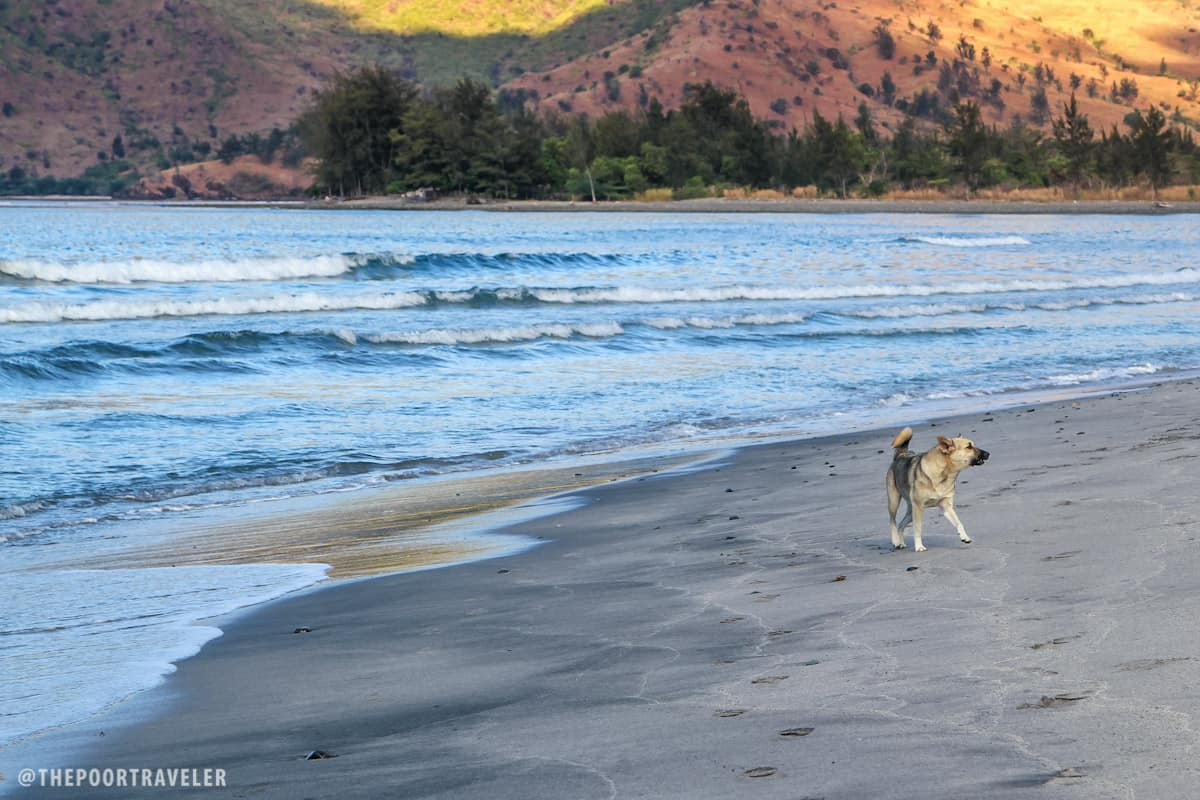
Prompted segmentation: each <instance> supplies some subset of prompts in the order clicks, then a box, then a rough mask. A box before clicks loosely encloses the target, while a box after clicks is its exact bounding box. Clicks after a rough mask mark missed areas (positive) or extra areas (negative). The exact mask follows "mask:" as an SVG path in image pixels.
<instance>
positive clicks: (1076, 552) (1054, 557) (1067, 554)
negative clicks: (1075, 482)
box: [1042, 500, 1083, 561]
mask: <svg viewBox="0 0 1200 800" xmlns="http://www.w3.org/2000/svg"><path fill="white" fill-rule="evenodd" d="M1059 505H1064V503H1059ZM1065 505H1071V501H1070V500H1067V501H1066V502H1065ZM1081 552H1083V551H1082V550H1067V551H1066V552H1064V553H1055V554H1054V555H1052V556H1042V561H1057V560H1058V559H1060V558H1070V557H1071V556H1077V555H1079V554H1080V553H1081Z"/></svg>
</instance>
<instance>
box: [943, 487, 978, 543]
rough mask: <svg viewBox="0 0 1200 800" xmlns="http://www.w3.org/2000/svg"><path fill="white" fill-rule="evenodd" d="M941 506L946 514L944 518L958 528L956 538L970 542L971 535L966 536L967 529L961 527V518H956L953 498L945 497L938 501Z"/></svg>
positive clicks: (963, 541)
mask: <svg viewBox="0 0 1200 800" xmlns="http://www.w3.org/2000/svg"><path fill="white" fill-rule="evenodd" d="M938 505H939V506H941V507H942V513H943V514H945V515H946V519H948V520H950V522H951V523H953V524H954V527H955V528H958V538H959V539H960V540H961V541H962V543H963V544H970V543H971V537H970V536H967V529H966V528H964V527H963V524H962V520H961V519H959V518H958V513H957V512H956V511H955V510H954V500H953V499H951V498H949V497H947V498H945V499H944V500H942V502H940V503H938Z"/></svg>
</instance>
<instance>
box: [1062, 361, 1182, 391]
mask: <svg viewBox="0 0 1200 800" xmlns="http://www.w3.org/2000/svg"><path fill="white" fill-rule="evenodd" d="M1163 369H1164V367H1163V366H1161V365H1159V364H1134V365H1132V366H1128V367H1098V368H1097V369H1092V370H1088V371H1087V372H1067V373H1064V374H1062V375H1051V376H1050V377H1049V378H1048V379H1047V380H1048V381H1049V382H1050V383H1052V384H1054V385H1056V386H1077V385H1079V384H1081V383H1097V382H1100V381H1111V380H1114V379H1120V378H1134V377H1137V376H1139V375H1154V374H1155V373H1158V372H1161V371H1162V370H1163Z"/></svg>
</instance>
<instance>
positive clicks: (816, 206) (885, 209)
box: [0, 195, 1200, 214]
mask: <svg viewBox="0 0 1200 800" xmlns="http://www.w3.org/2000/svg"><path fill="white" fill-rule="evenodd" d="M5 201H9V202H77V203H78V202H118V203H130V204H149V205H160V206H182V207H188V208H195V207H206V206H213V207H220V208H237V207H239V206H245V207H247V208H263V207H279V208H297V209H306V210H324V209H347V210H372V211H511V212H527V213H528V212H593V213H595V212H621V213H639V212H640V213H654V214H748V213H749V214H1200V201H1191V200H1188V201H1171V202H1167V203H1155V202H1153V201H1150V200H1078V201H1064V200H1051V201H1041V200H1016V199H1014V200H994V199H982V200H961V199H958V200H955V199H939V200H910V199H894V200H889V199H875V200H859V199H854V200H831V199H824V198H822V199H812V198H783V199H778V200H761V199H753V198H730V197H707V198H701V199H698V200H667V201H641V200H602V201H599V202H596V203H591V202H587V201H582V200H581V201H573V200H486V201H483V202H479V203H470V202H467V201H466V200H465V199H463V198H461V197H450V198H441V199H438V200H432V201H427V202H414V201H412V200H404V199H402V198H401V197H400V196H397V195H380V196H376V197H364V198H357V199H352V200H328V201H325V200H308V201H305V200H296V199H294V198H288V199H278V200H125V199H120V198H112V197H101V196H87V197H67V196H61V195H54V196H21V197H3V198H0V203H3V202H5Z"/></svg>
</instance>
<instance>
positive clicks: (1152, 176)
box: [1128, 106, 1174, 200]
mask: <svg viewBox="0 0 1200 800" xmlns="http://www.w3.org/2000/svg"><path fill="white" fill-rule="evenodd" d="M1128 124H1129V142H1130V146H1131V148H1132V150H1133V153H1134V157H1135V158H1136V163H1137V165H1138V171H1139V172H1140V173H1142V174H1144V175H1145V176H1146V177H1147V179H1149V181H1150V191H1151V193H1152V194H1153V196H1154V199H1155V200H1158V187H1159V186H1162V185H1163V184H1164V183H1166V181H1167V179H1168V178H1169V177H1170V175H1171V151H1172V150H1173V149H1174V140H1173V139H1172V137H1171V132H1170V131H1169V130H1167V118H1166V116H1165V115H1164V114H1163V113H1162V112H1161V111H1159V110H1158V107H1157V106H1151V107H1150V110H1149V111H1147V112H1146V114H1145V116H1143V115H1142V112H1140V111H1136V110H1135V111H1134V112H1133V117H1132V119H1130V120H1129V123H1128Z"/></svg>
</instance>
